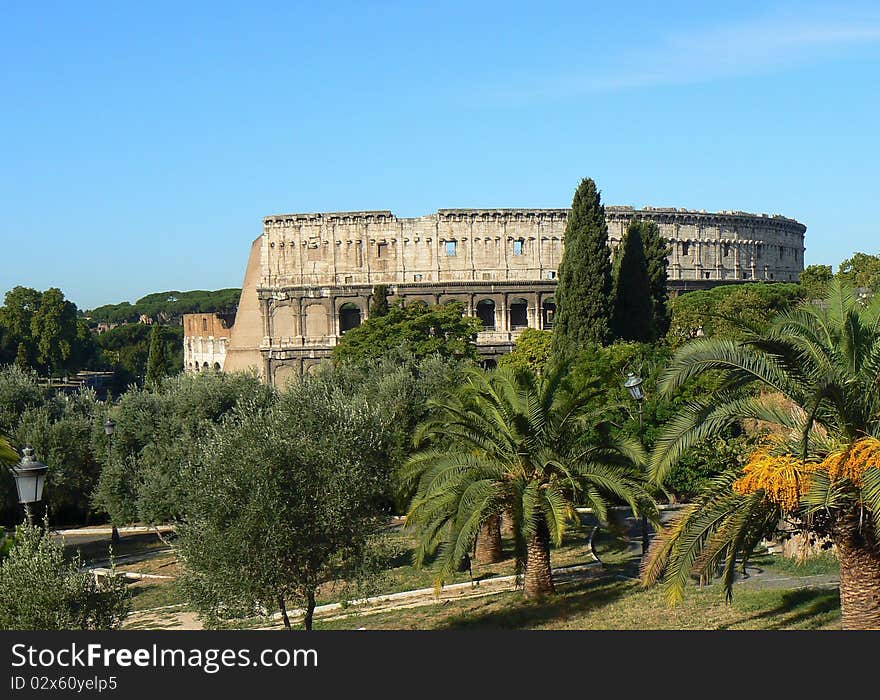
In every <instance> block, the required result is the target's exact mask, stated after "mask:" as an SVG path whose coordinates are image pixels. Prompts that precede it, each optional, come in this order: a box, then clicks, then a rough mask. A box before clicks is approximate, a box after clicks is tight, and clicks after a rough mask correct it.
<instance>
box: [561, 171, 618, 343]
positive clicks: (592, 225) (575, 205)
mask: <svg viewBox="0 0 880 700" xmlns="http://www.w3.org/2000/svg"><path fill="white" fill-rule="evenodd" d="M610 338H611V254H610V252H609V250H608V225H607V224H606V222H605V207H603V206H602V203H601V199H600V195H599V190H597V189H596V183H595V182H593V181H592V180H591V179H589V178H585V179H584V180H581V183H580V185H578V188H577V191H576V192H575V193H574V200H573V201H572V203H571V212H570V213H569V215H568V222H567V223H566V226H565V250H564V252H563V255H562V262H561V263H560V265H559V287H558V289H557V291H556V316H555V319H554V322H553V348H554V351H555V352H556V353H565V352H569V351H572V350H577V349H579V348H581V347H583V346H584V345H586V344H587V343H603V344H604V343H606V342H608V340H610Z"/></svg>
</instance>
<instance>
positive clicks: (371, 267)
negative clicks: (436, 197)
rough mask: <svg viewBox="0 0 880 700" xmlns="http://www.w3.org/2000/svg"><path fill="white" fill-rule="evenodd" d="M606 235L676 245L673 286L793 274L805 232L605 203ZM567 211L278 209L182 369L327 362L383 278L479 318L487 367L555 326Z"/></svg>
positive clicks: (795, 225)
mask: <svg viewBox="0 0 880 700" xmlns="http://www.w3.org/2000/svg"><path fill="white" fill-rule="evenodd" d="M605 212H606V218H607V222H608V232H609V243H610V246H611V248H612V252H613V251H614V250H616V248H617V246H618V245H619V244H620V240H621V238H622V237H623V235H624V232H625V231H626V228H627V225H628V223H629V221H630V220H631V219H632V218H633V217H638V218H642V219H647V220H651V221H654V222H656V223H657V224H658V225H659V227H660V230H661V233H662V234H663V236H664V237H665V238H666V239H667V240H668V241H669V243H670V255H669V286H670V290H671V292H672V293H673V294H677V293H680V292H684V291H688V290H691V289H699V288H705V287H710V286H714V285H718V284H731V283H738V282H744V281H754V280H765V281H797V280H798V279H799V277H800V273H801V271H802V270H803V267H804V233H805V232H806V227H805V226H804V225H803V224H801V223H799V222H797V221H795V220H793V219H789V218H786V217H783V216H779V215H772V216H771V215H767V214H759V215H757V214H747V213H745V212H739V211H721V212H716V213H709V212H705V211H690V210H685V209H666V208H654V207H645V208H643V209H634V208H633V207H622V206H608V207H606V208H605ZM567 216H568V210H567V209H440V210H439V211H438V212H437V213H436V214H429V215H427V216H421V217H416V218H399V217H397V216H395V215H394V214H392V213H391V212H390V211H360V212H332V213H316V214H279V215H276V216H268V217H266V218H265V219H264V220H263V233H262V234H261V235H260V236H259V238H257V239H256V240H255V241H254V242H253V244H252V246H251V252H250V258H249V260H248V264H247V270H246V273H245V280H244V285H243V289H242V294H241V299H240V302H239V307H238V312H237V314H236V317H235V320H234V323H233V324H231V326H230V325H229V324H228V323H226V322H225V321H224V320H222V319H217V318H214V317H213V316H212V315H211V314H194V315H191V316H187V318H186V320H185V324H184V328H185V337H184V344H185V352H184V359H185V364H186V369H187V371H195V370H199V369H206V368H210V367H214V368H219V369H223V370H224V371H238V370H245V369H248V368H250V367H256V368H257V369H258V371H259V372H260V374H261V376H262V377H263V378H264V379H266V381H268V382H270V383H272V384H276V385H283V383H284V381H285V380H286V379H287V378H288V377H289V376H291V375H298V374H301V373H302V372H305V371H308V370H309V368H310V367H312V366H314V365H316V364H318V363H320V362H321V361H322V360H324V359H326V358H327V357H328V356H329V355H330V352H331V351H332V349H333V347H334V346H335V345H336V343H337V342H338V341H339V338H340V337H341V336H342V334H344V333H345V332H346V331H347V330H349V329H351V328H354V327H356V326H358V325H359V324H360V323H361V322H362V321H364V320H365V319H366V318H367V317H368V314H369V308H370V301H371V299H372V295H373V290H374V287H375V286H376V285H379V284H382V285H387V286H388V289H389V293H390V295H391V298H392V299H393V298H398V299H404V300H405V302H406V301H414V300H422V301H425V302H427V303H429V304H442V303H445V302H448V301H452V300H457V301H461V302H462V303H463V304H464V307H465V309H466V313H467V314H468V315H471V316H476V317H478V318H480V319H481V320H482V322H483V331H482V332H481V333H480V334H479V335H478V338H477V345H478V348H479V350H480V353H481V355H482V356H483V357H484V358H485V360H486V362H487V363H489V364H491V363H492V362H494V360H495V358H497V357H498V356H499V355H501V354H503V353H505V352H508V351H509V350H510V349H511V347H512V346H513V344H514V343H515V342H516V339H517V337H518V336H519V334H520V333H521V332H522V329H524V328H526V327H531V328H540V329H547V328H550V327H552V325H553V313H554V311H555V304H554V299H553V293H554V290H555V287H556V272H557V269H558V267H559V263H560V261H561V259H562V246H563V239H564V231H565V222H566V218H567Z"/></svg>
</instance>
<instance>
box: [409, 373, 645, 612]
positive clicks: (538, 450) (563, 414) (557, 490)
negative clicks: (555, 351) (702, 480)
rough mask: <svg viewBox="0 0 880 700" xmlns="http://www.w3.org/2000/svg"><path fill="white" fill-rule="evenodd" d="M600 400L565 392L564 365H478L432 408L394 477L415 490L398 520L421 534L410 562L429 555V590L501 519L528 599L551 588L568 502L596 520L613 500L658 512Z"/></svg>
mask: <svg viewBox="0 0 880 700" xmlns="http://www.w3.org/2000/svg"><path fill="white" fill-rule="evenodd" d="M598 395H599V392H598V391H597V390H596V389H595V387H593V386H586V387H580V388H578V387H576V386H574V385H573V384H572V382H571V380H570V377H569V374H568V371H567V366H565V365H559V366H557V367H555V368H551V369H550V370H549V371H547V372H545V373H543V374H542V375H540V376H538V375H536V374H535V373H534V372H532V371H531V370H518V371H517V370H513V369H509V368H502V369H499V370H496V371H494V372H491V373H485V372H481V371H478V370H475V371H474V372H472V373H471V374H470V375H469V376H468V378H467V380H466V382H465V384H464V386H463V387H462V388H461V389H460V390H459V392H458V393H457V394H455V395H454V396H453V397H452V398H451V399H449V400H447V401H444V402H435V403H434V404H433V408H434V409H435V417H434V418H433V419H431V420H429V421H428V422H426V423H424V424H422V425H421V426H420V428H419V429H418V430H417V431H416V444H417V445H419V446H422V447H423V449H422V450H421V451H420V452H418V453H416V454H415V455H413V457H411V458H410V460H409V461H408V462H407V463H406V464H405V465H404V467H403V468H402V471H401V477H402V480H403V482H404V484H407V485H409V486H410V487H411V488H414V491H415V496H414V497H413V499H412V502H411V504H410V508H409V513H408V515H407V525H415V526H420V527H421V535H422V541H421V544H420V546H419V547H418V548H417V550H416V563H417V564H421V563H422V562H423V561H424V558H425V557H426V556H427V555H429V554H434V553H438V560H439V564H440V566H439V569H438V578H437V583H438V585H440V584H441V583H442V582H443V580H444V579H446V578H448V577H449V576H450V575H451V574H452V572H453V571H455V569H456V565H457V564H458V563H459V562H460V561H461V559H462V557H463V556H464V555H465V554H466V553H467V552H469V551H470V549H471V547H472V546H473V544H474V541H475V540H476V538H477V535H478V533H479V532H480V530H481V528H484V527H485V526H486V525H487V524H490V523H491V524H495V523H497V521H498V518H499V516H500V515H501V514H502V513H505V514H506V515H508V517H509V518H510V519H511V521H512V526H513V538H514V542H515V560H516V571H517V574H524V577H523V578H524V584H523V585H524V591H525V594H526V596H527V597H529V598H540V597H542V596H544V595H548V594H552V593H554V592H555V589H554V586H553V575H552V570H551V567H550V545H551V542H554V543H555V544H556V545H557V546H558V545H559V544H561V542H562V537H563V534H564V533H565V531H566V528H567V527H568V526H569V525H570V524H572V523H573V522H575V521H576V518H577V514H576V512H575V506H576V505H584V506H589V507H591V508H593V510H594V512H595V513H596V515H597V516H598V517H599V518H600V520H605V519H606V516H607V512H608V508H609V505H611V504H612V503H613V502H626V503H629V504H630V505H631V506H632V507H633V509H634V510H635V511H636V512H637V513H641V512H645V513H647V514H648V515H649V516H650V517H651V518H655V517H656V507H655V505H654V502H653V501H652V499H651V498H650V495H649V494H648V492H647V490H646V488H645V484H646V479H645V471H644V469H643V468H642V467H641V466H640V465H643V464H644V453H643V450H642V447H641V445H640V443H639V442H638V441H637V440H635V439H634V438H631V437H627V436H618V435H615V434H613V433H612V431H611V430H610V425H609V424H608V423H607V421H603V420H602V419H601V416H600V414H599V412H597V411H596V410H595V409H594V407H595V406H596V405H597V403H601V402H599V401H598V399H599V396H598ZM493 526H494V525H493ZM438 550H439V552H438Z"/></svg>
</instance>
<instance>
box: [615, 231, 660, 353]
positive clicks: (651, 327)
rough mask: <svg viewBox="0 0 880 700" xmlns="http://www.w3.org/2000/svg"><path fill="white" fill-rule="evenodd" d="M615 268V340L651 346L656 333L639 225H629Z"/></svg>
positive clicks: (652, 301)
mask: <svg viewBox="0 0 880 700" xmlns="http://www.w3.org/2000/svg"><path fill="white" fill-rule="evenodd" d="M614 267H615V273H616V274H615V276H614V311H613V316H612V328H613V331H614V336H615V338H617V339H620V340H634V341H638V342H640V343H649V342H651V341H652V340H654V339H655V338H656V336H657V329H656V325H655V323H654V300H653V299H652V298H651V280H650V278H649V276H648V261H647V260H646V258H645V247H644V244H643V243H642V223H641V222H640V221H636V220H633V221H631V222H630V225H629V228H628V229H627V231H626V235H625V236H624V237H623V241H622V242H621V244H620V252H619V253H618V256H617V259H616V260H615V265H614Z"/></svg>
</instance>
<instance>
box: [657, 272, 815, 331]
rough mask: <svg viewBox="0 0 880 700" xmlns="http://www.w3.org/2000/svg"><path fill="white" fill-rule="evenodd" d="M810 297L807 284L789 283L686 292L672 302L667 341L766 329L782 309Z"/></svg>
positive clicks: (721, 287) (741, 285) (764, 283)
mask: <svg viewBox="0 0 880 700" xmlns="http://www.w3.org/2000/svg"><path fill="white" fill-rule="evenodd" d="M805 296H806V292H805V290H804V288H803V287H801V286H800V285H798V284H794V283H787V282H776V283H767V282H757V283H752V284H736V285H722V286H720V287H714V288H712V289H708V290H699V291H693V292H688V293H686V294H682V295H680V296H678V297H676V298H675V299H673V301H672V304H671V310H672V322H671V324H670V328H669V333H668V334H667V340H668V341H669V343H670V345H672V346H673V347H678V346H680V345H681V344H682V343H684V342H686V341H688V340H690V339H691V338H696V337H701V336H709V337H715V338H732V339H739V338H742V337H744V335H745V334H746V333H749V332H752V331H761V330H763V329H766V328H767V327H768V326H769V324H770V320H771V319H772V318H773V317H774V316H775V315H776V314H777V313H779V312H781V311H785V310H787V309H790V308H792V307H793V306H794V305H795V304H797V303H798V302H799V301H800V300H802V299H803V298H804V297H805Z"/></svg>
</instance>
